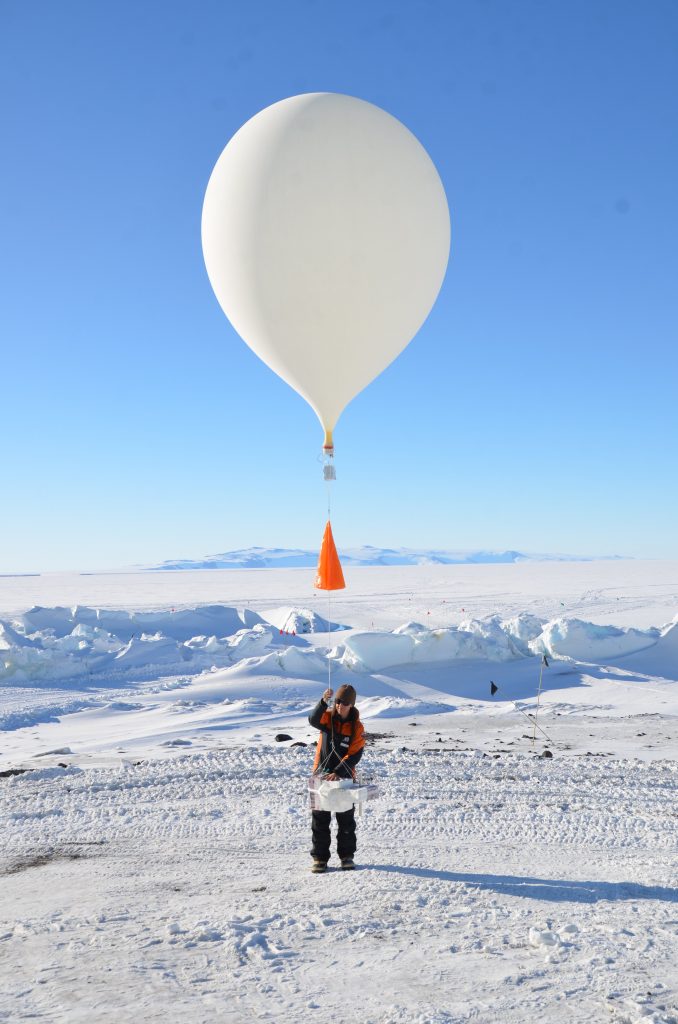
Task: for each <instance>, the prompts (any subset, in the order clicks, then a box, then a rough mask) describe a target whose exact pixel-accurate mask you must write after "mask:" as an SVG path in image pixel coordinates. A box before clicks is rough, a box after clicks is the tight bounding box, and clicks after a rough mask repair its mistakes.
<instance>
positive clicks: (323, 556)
mask: <svg viewBox="0 0 678 1024" xmlns="http://www.w3.org/2000/svg"><path fill="white" fill-rule="evenodd" d="M345 586H346V584H345V583H344V574H343V572H342V569H341V562H340V561H339V555H338V554H337V549H336V547H335V544H334V537H333V536H332V527H331V526H330V521H329V519H328V520H327V526H326V527H325V533H324V534H323V542H322V546H321V548H320V557H319V558H318V571H317V572H316V577H315V588H316V590H343V589H344V587H345Z"/></svg>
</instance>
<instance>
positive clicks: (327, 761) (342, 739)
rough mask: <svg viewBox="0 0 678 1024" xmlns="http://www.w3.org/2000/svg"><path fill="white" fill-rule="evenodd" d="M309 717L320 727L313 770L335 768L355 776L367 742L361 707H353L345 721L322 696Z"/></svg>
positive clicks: (310, 720) (311, 721)
mask: <svg viewBox="0 0 678 1024" xmlns="http://www.w3.org/2000/svg"><path fill="white" fill-rule="evenodd" d="M308 721H309V723H310V724H311V725H312V726H313V728H314V729H320V736H318V746H317V747H316V751H315V761H314V764H313V771H314V772H316V771H317V770H318V769H319V768H321V769H322V771H323V773H324V774H329V773H330V772H335V773H336V774H337V775H340V776H343V777H344V778H347V779H350V778H355V767H356V765H357V763H358V761H359V760H360V758H361V757H362V756H363V747H364V746H365V728H364V726H363V723H362V722H361V721H360V714H359V712H358V709H357V708H356V707H352V708H351V710H350V711H349V714H348V718H347V719H346V720H345V721H344V720H342V719H341V717H340V716H339V714H338V713H337V712H336V711H330V710H329V709H328V707H327V704H326V703H325V701H324V700H320V701H319V702H318V704H317V705H316V707H315V708H314V709H313V711H312V712H311V714H310V715H309V716H308Z"/></svg>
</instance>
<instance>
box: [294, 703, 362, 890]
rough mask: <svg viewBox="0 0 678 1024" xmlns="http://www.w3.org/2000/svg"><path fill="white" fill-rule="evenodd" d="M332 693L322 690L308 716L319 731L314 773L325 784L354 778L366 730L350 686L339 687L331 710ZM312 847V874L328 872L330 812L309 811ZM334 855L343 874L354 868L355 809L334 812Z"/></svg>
mask: <svg viewBox="0 0 678 1024" xmlns="http://www.w3.org/2000/svg"><path fill="white" fill-rule="evenodd" d="M332 694H333V691H332V690H331V689H327V690H325V692H324V693H323V695H322V697H321V698H320V700H319V701H318V703H317V705H316V707H315V708H314V709H313V711H312V712H311V714H310V715H309V716H308V721H309V723H310V724H311V725H312V726H313V728H314V729H319V730H320V736H319V737H318V746H317V748H316V753H315V763H314V765H313V772H314V774H315V773H316V772H319V773H322V775H323V777H324V778H325V779H327V780H328V781H330V782H332V781H336V780H337V779H353V778H355V768H356V765H357V764H358V761H359V760H360V758H361V757H362V754H363V748H364V746H365V729H364V727H363V724H362V722H361V721H360V714H359V712H358V709H357V707H356V706H355V700H356V692H355V689H354V688H353V687H352V686H350V685H349V684H344V685H343V686H340V687H339V689H338V690H337V695H336V697H335V700H334V707H333V708H330V707H328V705H329V702H330V700H331V699H332ZM311 814H312V831H313V846H312V848H311V856H312V857H313V866H312V868H311V870H312V871H313V872H315V873H316V874H319V873H320V872H323V871H326V870H327V862H328V860H329V859H330V856H331V852H330V822H331V820H332V812H331V811H312V812H311ZM335 817H336V819H337V853H338V854H339V860H340V861H341V867H342V869H343V870H344V871H350V870H351V869H352V868H353V867H355V865H354V863H353V857H354V855H355V851H356V835H355V807H351V809H350V810H348V811H337V812H336V814H335Z"/></svg>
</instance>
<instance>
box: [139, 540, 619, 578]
mask: <svg viewBox="0 0 678 1024" xmlns="http://www.w3.org/2000/svg"><path fill="white" fill-rule="evenodd" d="M339 557H340V558H341V561H342V564H343V565H344V566H360V565H498V564H509V563H514V562H593V561H598V559H596V558H593V557H586V556H579V555H542V554H524V553H523V552H521V551H438V550H430V551H429V550H423V549H418V548H375V547H371V546H370V545H369V544H368V545H365V546H364V547H361V548H343V549H342V550H340V552H339ZM603 557H607V558H610V557H611V558H621V557H623V556H621V555H612V556H603ZM601 560H602V559H601ZM317 562H318V551H317V550H315V551H306V550H302V549H301V548H243V549H242V550H240V551H224V552H223V553H222V554H220V555H207V556H206V557H205V558H201V559H188V558H185V559H184V558H182V559H173V560H171V561H168V562H161V563H160V565H151V566H148V567H147V568H148V569H151V570H157V571H161V572H167V571H170V570H182V569H308V568H314V567H315V566H316V565H317Z"/></svg>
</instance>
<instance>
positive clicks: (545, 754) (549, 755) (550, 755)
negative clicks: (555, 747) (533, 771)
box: [539, 750, 553, 757]
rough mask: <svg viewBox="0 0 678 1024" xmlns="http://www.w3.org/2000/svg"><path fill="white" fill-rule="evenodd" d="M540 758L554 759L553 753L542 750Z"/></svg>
mask: <svg viewBox="0 0 678 1024" xmlns="http://www.w3.org/2000/svg"><path fill="white" fill-rule="evenodd" d="M539 756H540V757H553V754H552V753H551V751H550V750H542V752H541V754H540V755H539Z"/></svg>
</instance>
